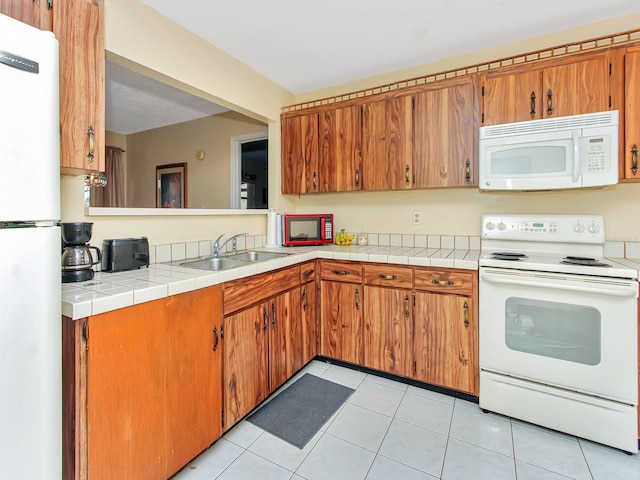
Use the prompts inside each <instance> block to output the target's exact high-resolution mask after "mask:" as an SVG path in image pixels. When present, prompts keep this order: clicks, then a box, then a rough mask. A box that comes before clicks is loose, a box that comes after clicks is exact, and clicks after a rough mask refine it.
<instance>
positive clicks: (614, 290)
mask: <svg viewBox="0 0 640 480" xmlns="http://www.w3.org/2000/svg"><path fill="white" fill-rule="evenodd" d="M480 279H481V280H483V281H485V282H488V283H499V284H502V285H519V286H523V287H535V288H553V289H556V290H558V289H559V290H570V291H573V292H582V293H597V294H599V295H611V296H615V297H637V296H638V289H637V286H636V285H635V284H634V285H633V286H632V285H627V286H622V285H616V286H610V285H606V284H599V285H598V286H597V287H587V286H582V285H575V284H566V283H562V282H558V281H552V280H546V281H543V282H540V281H534V280H525V279H521V278H511V277H510V278H505V277H503V276H502V275H496V274H492V273H486V272H485V273H483V274H482V275H481V276H480Z"/></svg>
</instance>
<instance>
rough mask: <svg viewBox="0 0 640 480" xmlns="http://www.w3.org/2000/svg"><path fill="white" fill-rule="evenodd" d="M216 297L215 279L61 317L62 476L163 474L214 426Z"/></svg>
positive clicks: (214, 432)
mask: <svg viewBox="0 0 640 480" xmlns="http://www.w3.org/2000/svg"><path fill="white" fill-rule="evenodd" d="M221 300H222V296H221V288H220V287H218V286H216V287H210V288H207V289H202V290H196V291H193V292H189V293H185V294H182V295H176V296H171V297H167V298H164V299H160V300H156V301H152V302H147V303H142V304H138V305H134V306H132V307H127V308H123V309H120V310H114V311H112V312H108V313H104V314H100V315H94V316H91V317H89V318H88V319H83V320H78V321H72V320H70V319H68V318H64V319H63V332H64V333H63V343H64V344H65V347H66V348H65V352H64V354H63V376H64V380H63V382H64V384H65V398H64V411H65V415H64V418H65V422H64V427H63V432H64V448H63V450H64V459H65V460H64V462H63V464H64V472H63V475H64V478H91V479H101V478H105V479H111V478H136V479H138V478H139V479H146V478H148V479H156V478H168V477H169V476H171V475H173V474H174V473H175V472H177V471H178V470H179V469H180V468H182V467H183V466H184V465H185V464H186V463H187V462H188V461H189V460H191V459H192V458H194V457H195V456H197V455H198V454H199V453H200V452H201V451H203V450H204V449H206V448H207V447H208V446H209V445H210V444H211V443H213V442H214V441H215V440H216V439H217V438H218V437H219V436H220V433H221V423H222V422H221V415H222V411H221V404H222V389H221V355H220V349H219V345H218V346H217V347H216V343H217V341H216V335H215V334H214V328H215V329H217V330H219V328H220V326H221V325H220V323H221V314H222V304H221ZM214 347H216V350H214Z"/></svg>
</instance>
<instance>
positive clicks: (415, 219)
mask: <svg viewBox="0 0 640 480" xmlns="http://www.w3.org/2000/svg"><path fill="white" fill-rule="evenodd" d="M411 218H412V223H413V224H414V225H420V222H421V221H422V214H421V213H420V212H413V216H412V217H411Z"/></svg>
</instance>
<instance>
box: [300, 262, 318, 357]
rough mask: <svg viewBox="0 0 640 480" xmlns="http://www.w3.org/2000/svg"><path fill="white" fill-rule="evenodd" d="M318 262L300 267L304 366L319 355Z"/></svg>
mask: <svg viewBox="0 0 640 480" xmlns="http://www.w3.org/2000/svg"><path fill="white" fill-rule="evenodd" d="M317 269H318V267H317V261H316V260H314V261H313V262H308V263H306V264H303V265H301V266H300V281H301V283H302V285H301V286H300V319H301V324H302V365H305V364H306V363H308V362H309V360H311V359H312V358H313V357H315V356H316V355H318V353H319V348H318V345H319V344H320V326H319V325H318V320H319V318H320V316H319V315H318V311H319V309H320V305H319V304H318V281H317V280H316V279H317V275H316V272H317Z"/></svg>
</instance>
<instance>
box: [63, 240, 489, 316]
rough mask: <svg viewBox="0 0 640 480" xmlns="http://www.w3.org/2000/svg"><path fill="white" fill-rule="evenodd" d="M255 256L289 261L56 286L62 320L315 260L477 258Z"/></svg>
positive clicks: (460, 262)
mask: <svg viewBox="0 0 640 480" xmlns="http://www.w3.org/2000/svg"><path fill="white" fill-rule="evenodd" d="M255 250H264V251H270V252H283V253H287V254H289V255H287V256H285V257H281V258H276V259H273V260H265V261H262V262H256V263H248V264H247V266H242V267H238V268H231V269H229V270H222V271H219V272H214V271H209V270H197V269H194V268H185V267H181V266H178V265H172V264H171V263H155V264H152V265H150V266H149V267H148V268H143V269H140V270H131V271H127V272H116V273H107V272H96V275H95V277H94V278H93V279H92V280H88V281H86V282H77V283H63V284H62V314H63V315H65V316H67V317H70V318H72V319H74V320H77V319H80V318H84V317H88V316H90V315H98V314H100V313H105V312H109V311H111V310H117V309H119V308H125V307H129V306H131V305H135V304H138V303H143V302H149V301H151V300H157V299H159V298H164V297H167V296H169V295H176V294H179V293H185V292H189V291H191V290H197V289H199V288H205V287H210V286H212V285H216V284H219V283H223V282H228V281H230V280H235V279H238V278H244V277H248V276H251V275H255V274H258V273H264V272H268V271H271V270H276V269H279V268H283V267H288V266H291V265H295V264H297V263H301V262H305V261H308V260H313V259H315V258H332V259H336V260H354V261H362V262H376V263H390V264H399V265H415V266H425V267H429V266H431V267H447V268H459V269H465V270H477V269H478V258H479V257H480V250H468V249H457V248H452V249H449V248H419V247H417V248H416V247H393V246H356V245H353V246H338V245H326V246H318V247H278V248H271V249H266V248H257V249H255ZM174 263H176V262H174Z"/></svg>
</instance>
